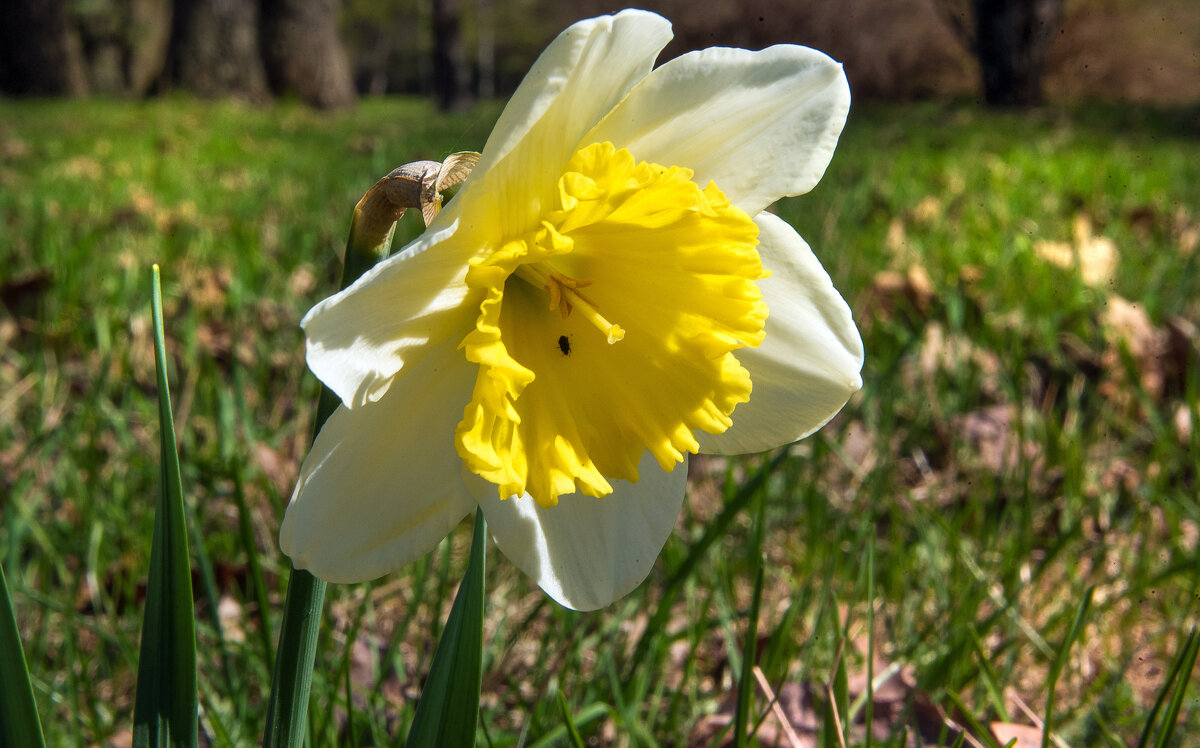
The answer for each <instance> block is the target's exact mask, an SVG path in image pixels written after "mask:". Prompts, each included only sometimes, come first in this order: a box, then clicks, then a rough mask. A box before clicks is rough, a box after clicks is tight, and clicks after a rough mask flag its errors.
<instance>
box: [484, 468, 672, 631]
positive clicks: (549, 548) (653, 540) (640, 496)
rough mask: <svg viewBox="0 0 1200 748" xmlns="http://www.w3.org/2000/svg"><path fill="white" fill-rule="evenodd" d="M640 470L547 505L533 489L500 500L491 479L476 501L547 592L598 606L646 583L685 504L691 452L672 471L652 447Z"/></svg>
mask: <svg viewBox="0 0 1200 748" xmlns="http://www.w3.org/2000/svg"><path fill="white" fill-rule="evenodd" d="M638 472H639V474H640V476H641V479H640V480H639V481H638V482H637V483H628V482H626V481H620V480H617V481H612V484H613V489H614V491H613V493H612V494H610V495H608V496H604V497H601V498H594V497H591V496H584V495H581V494H571V495H569V496H560V497H559V499H558V506H555V507H551V508H548V509H547V508H543V507H541V506H539V505H538V504H537V502H535V501H534V500H533V499H532V498H530V497H529V496H522V497H519V498H518V497H514V498H511V499H505V500H504V501H501V500H500V499H499V498H498V497H497V496H496V491H495V487H494V486H489V487H488V489H489V492H488V494H486V495H484V496H482V497H481V499H480V502H479V503H480V506H482V507H483V513H484V516H485V517H487V521H488V527H489V529H491V531H492V537H493V538H494V539H495V540H496V545H497V546H499V548H500V550H501V551H502V552H503V553H504V555H505V556H508V558H509V559H511V560H512V562H513V563H515V564H516V565H517V566H518V567H519V568H520V569H521V571H523V572H525V573H526V574H528V575H529V576H530V577H531V578H532V579H533V580H534V581H535V582H537V583H538V584H539V585H540V586H541V588H542V589H543V590H545V591H546V594H547V595H549V596H550V597H552V598H554V599H555V600H557V601H558V602H559V603H561V604H563V605H565V606H567V607H568V608H574V609H575V610H595V609H597V608H603V607H604V606H606V605H609V604H610V603H612V602H613V601H614V600H616V599H618V598H620V597H622V596H623V595H625V594H627V593H628V592H630V591H631V590H632V589H633V588H635V587H637V586H638V585H639V584H641V583H642V580H643V579H645V578H646V575H647V574H649V573H650V569H651V568H652V567H653V566H654V560H655V559H656V558H658V553H659V551H661V550H662V547H663V545H665V544H666V542H667V538H668V537H670V536H671V529H672V528H674V526H675V519H676V517H677V516H678V515H679V507H680V506H682V504H683V494H684V486H685V484H686V482H687V461H686V460H685V461H684V462H683V463H682V464H678V465H676V466H675V469H674V470H672V471H671V472H669V473H667V472H664V471H663V470H662V469H661V468H659V467H658V463H657V462H656V461H655V460H654V458H653V457H652V456H651V455H650V454H649V453H648V452H647V453H646V454H645V455H643V457H642V460H641V463H640V464H639V465H638Z"/></svg>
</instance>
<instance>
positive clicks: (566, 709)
mask: <svg viewBox="0 0 1200 748" xmlns="http://www.w3.org/2000/svg"><path fill="white" fill-rule="evenodd" d="M558 708H559V710H561V711H562V717H563V724H564V725H566V729H567V738H568V739H569V740H570V741H571V745H572V746H574V748H584V744H583V737H582V736H581V735H580V734H579V730H578V729H576V727H575V720H573V719H571V707H570V706H568V705H567V697H566V696H564V695H563V692H562V691H559V692H558Z"/></svg>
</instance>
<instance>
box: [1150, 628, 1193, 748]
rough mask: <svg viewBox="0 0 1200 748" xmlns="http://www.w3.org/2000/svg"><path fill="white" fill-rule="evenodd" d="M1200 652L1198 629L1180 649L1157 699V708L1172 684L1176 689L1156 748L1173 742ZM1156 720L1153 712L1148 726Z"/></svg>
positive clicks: (1155, 743)
mask: <svg viewBox="0 0 1200 748" xmlns="http://www.w3.org/2000/svg"><path fill="white" fill-rule="evenodd" d="M1197 653H1200V637H1198V636H1197V635H1196V629H1194V628H1193V629H1192V632H1191V633H1190V634H1188V638H1187V641H1186V642H1184V645H1183V649H1181V650H1180V652H1179V656H1178V657H1177V658H1175V662H1174V663H1172V665H1171V673H1170V675H1169V676H1168V677H1167V680H1166V682H1165V683H1163V688H1162V694H1161V695H1160V696H1159V698H1158V699H1156V700H1155V708H1156V709H1155V710H1156V711H1157V707H1158V705H1159V704H1161V703H1162V698H1163V696H1164V695H1165V694H1166V692H1167V691H1168V690H1170V689H1171V687H1172V685H1174V687H1175V691H1174V692H1173V693H1172V694H1171V701H1170V703H1168V704H1167V711H1166V712H1165V713H1163V719H1162V728H1161V729H1160V730H1159V732H1158V738H1157V739H1155V741H1154V746H1155V748H1166V747H1167V746H1169V745H1170V744H1171V738H1172V737H1173V736H1174V734H1175V725H1176V724H1178V721H1179V711H1180V709H1182V708H1183V697H1184V695H1185V694H1186V693H1187V689H1188V684H1189V683H1191V673H1192V670H1193V669H1194V668H1195V667H1196V655H1197ZM1153 722H1154V716H1153V714H1151V716H1150V719H1149V720H1148V721H1147V723H1146V724H1147V727H1149V726H1150V725H1151V724H1153Z"/></svg>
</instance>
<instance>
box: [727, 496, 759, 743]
mask: <svg viewBox="0 0 1200 748" xmlns="http://www.w3.org/2000/svg"><path fill="white" fill-rule="evenodd" d="M761 503H764V504H765V503H766V502H765V501H762V502H761ZM760 519H761V518H760ZM766 565H767V563H766V559H762V558H760V560H759V563H758V571H757V572H756V573H755V575H754V596H753V597H752V598H751V600H750V613H749V614H748V616H747V619H748V620H747V621H746V641H745V643H744V644H743V645H742V676H741V679H740V680H739V682H738V695H737V706H736V711H735V712H734V721H733V744H734V746H736V747H737V748H743V746H745V745H748V743H747V740H748V739H749V736H748V735H747V734H746V727H747V725H749V724H750V705H751V704H753V703H754V662H755V659H756V658H755V651H756V650H757V648H758V646H757V645H758V615H759V611H760V609H761V608H762V592H763V572H764V571H765V568H766Z"/></svg>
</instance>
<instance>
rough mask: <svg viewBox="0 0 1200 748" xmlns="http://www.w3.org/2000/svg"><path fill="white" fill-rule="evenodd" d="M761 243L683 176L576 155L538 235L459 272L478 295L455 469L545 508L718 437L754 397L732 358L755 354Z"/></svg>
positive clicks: (673, 170)
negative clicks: (648, 459) (704, 436)
mask: <svg viewBox="0 0 1200 748" xmlns="http://www.w3.org/2000/svg"><path fill="white" fill-rule="evenodd" d="M757 242H758V229H757V227H756V226H755V224H754V222H753V221H752V220H751V219H750V218H749V217H748V216H747V215H746V214H745V213H744V212H742V211H741V210H739V209H738V208H736V207H734V206H733V205H731V204H730V203H729V201H728V200H727V199H726V198H725V195H724V194H723V193H722V192H721V191H720V190H719V189H718V188H717V187H716V186H715V185H713V184H711V183H710V184H709V185H708V186H707V187H705V188H703V189H701V188H700V186H699V185H697V184H696V183H695V182H694V181H692V172H691V171H690V170H688V169H684V168H681V167H664V166H660V165H657V164H651V163H646V162H638V161H636V160H635V159H634V158H633V156H632V155H631V154H630V153H629V152H628V151H626V150H624V149H620V150H618V149H617V148H615V147H614V146H613V145H612V144H611V143H596V144H593V145H589V146H587V147H585V148H582V149H580V150H579V151H577V152H576V153H575V154H574V156H573V157H572V158H571V160H570V162H569V163H568V165H567V169H566V172H565V173H564V174H563V175H562V177H561V178H560V179H559V181H558V192H557V199H556V203H555V205H553V206H552V209H550V210H547V211H546V212H545V213H544V215H542V216H541V221H540V224H539V225H538V226H537V227H536V228H535V229H533V230H532V231H530V232H528V233H527V234H525V235H522V236H517V237H509V238H507V239H505V240H504V241H502V242H501V243H499V245H498V247H497V248H496V249H495V250H494V251H492V252H491V253H489V254H488V255H487V256H486V257H485V258H483V259H482V260H480V261H477V262H475V263H473V264H472V266H471V267H470V268H469V270H468V272H467V284H468V286H470V287H472V288H476V289H479V290H481V291H484V292H485V298H484V300H483V302H482V304H481V305H480V313H479V317H478V319H477V321H476V325H475V329H474V330H472V331H471V333H470V334H468V335H467V337H466V338H465V339H464V340H463V342H462V348H463V349H464V350H465V352H466V356H467V359H468V360H470V361H472V362H474V363H477V364H479V374H478V377H477V378H476V382H475V390H474V392H473V394H472V397H471V402H470V404H469V405H468V406H467V408H466V410H465V411H464V413H463V420H462V422H461V423H460V424H459V426H458V430H457V434H456V442H457V447H458V452H459V455H460V456H461V457H462V459H463V461H464V462H465V464H466V465H467V467H468V468H469V469H470V470H471V471H472V472H474V473H476V474H477V475H480V476H482V477H483V478H485V479H487V480H488V481H490V482H492V483H494V484H495V485H496V486H497V488H498V490H499V492H500V496H501V497H502V498H506V497H509V496H513V495H520V494H522V493H529V494H530V495H532V496H533V497H534V499H536V500H537V501H538V503H540V504H542V505H543V506H553V505H554V504H556V503H557V502H558V497H559V496H560V495H562V494H567V493H574V492H581V493H584V494H588V495H590V496H604V495H606V494H608V493H611V492H612V486H611V484H610V483H609V482H608V481H609V479H622V480H628V481H636V480H637V479H638V470H637V466H638V462H639V460H640V459H641V456H642V453H643V451H645V450H647V449H648V450H650V452H651V454H653V455H654V457H655V459H656V460H657V461H658V464H659V466H660V467H662V469H664V470H669V469H671V468H672V467H673V466H674V465H675V464H676V463H678V462H679V461H681V460H682V459H683V456H684V453H686V452H692V453H694V452H695V451H696V450H697V449H698V448H699V445H698V443H697V442H696V439H695V437H694V436H693V431H695V430H701V431H705V432H708V433H714V434H716V433H721V432H723V431H724V430H726V429H727V428H729V426H730V425H731V424H732V420H731V414H732V413H733V409H734V407H735V406H736V405H737V404H738V403H742V402H746V401H747V400H749V398H750V376H749V374H748V373H747V372H746V370H745V369H744V368H743V367H742V366H741V364H739V363H738V361H737V359H736V357H735V356H734V353H733V351H735V350H736V349H738V348H741V347H743V346H747V345H750V346H755V345H758V344H759V343H761V342H762V339H763V325H764V323H765V322H766V317H767V309H766V305H765V304H764V303H763V301H762V295H761V293H760V291H759V289H758V285H757V283H755V281H757V280H759V279H761V278H764V277H766V273H765V272H764V270H763V268H762V262H761V260H760V259H759V256H758V251H757V249H756V248H755V247H756V245H757ZM610 320H611V321H610ZM617 323H619V324H617Z"/></svg>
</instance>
